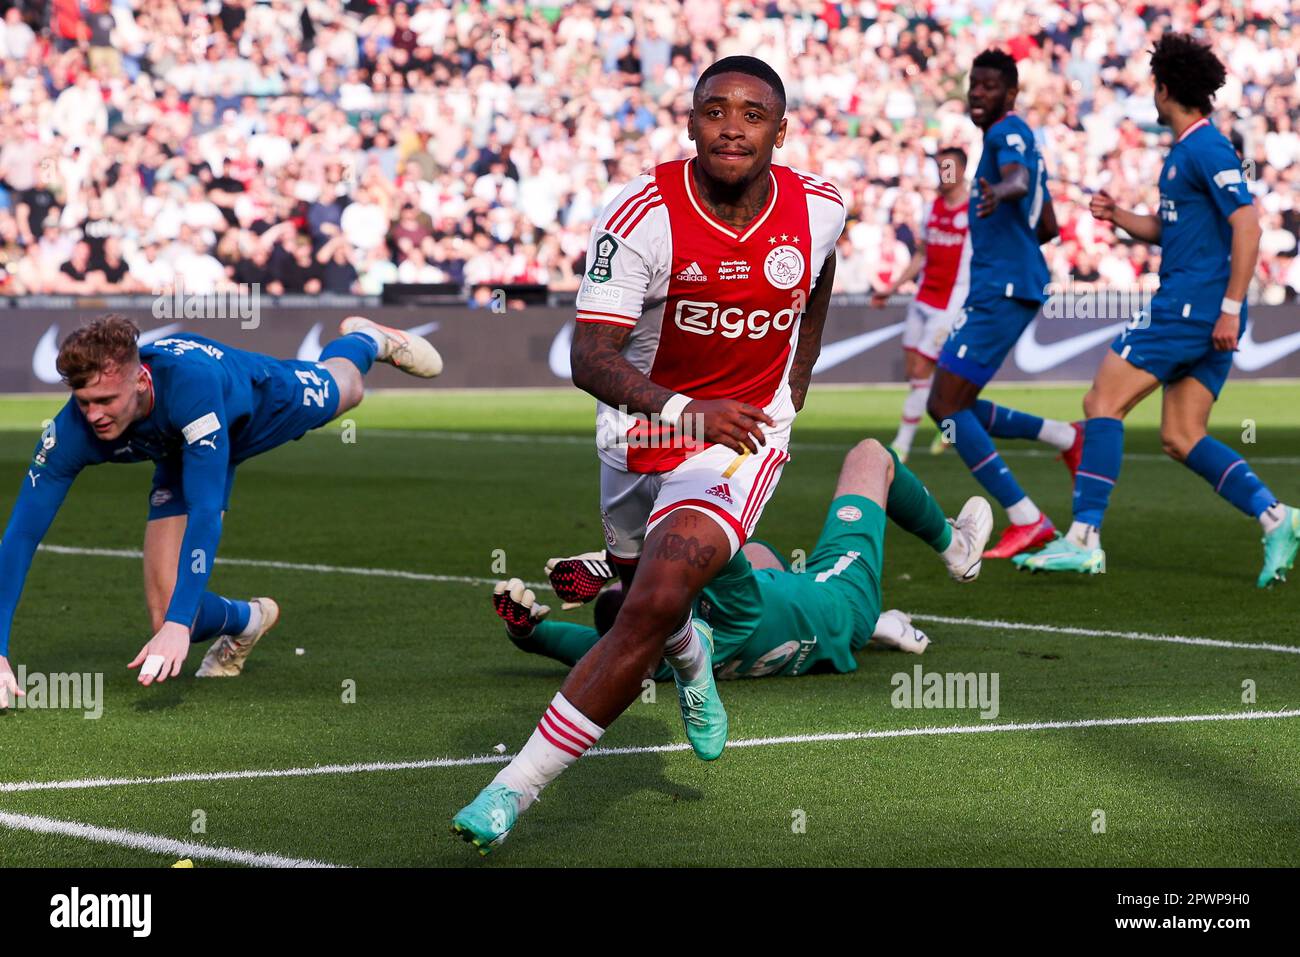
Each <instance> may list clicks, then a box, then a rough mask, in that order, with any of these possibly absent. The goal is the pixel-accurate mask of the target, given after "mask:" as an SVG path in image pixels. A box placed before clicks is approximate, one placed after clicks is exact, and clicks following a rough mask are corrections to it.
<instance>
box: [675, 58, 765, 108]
mask: <svg viewBox="0 0 1300 957" xmlns="http://www.w3.org/2000/svg"><path fill="white" fill-rule="evenodd" d="M720 73H744V74H745V75H747V76H752V77H755V78H756V79H759V80H762V81H763V82H764V83H766V84H767V85H768V86H770V87H771V88H772V92H774V93H775V94H776V98H777V100H778V102H779V103H780V104H781V112H782V113H784V112H785V84H784V83H782V82H781V77H780V75H779V74H778V73H777V72H776V71H775V70H773V69H772V68H771V67H770V66H768V65H767V64H766V63H764V62H763V61H762V60H760V59H759V58H758V57H756V56H724V57H723V58H722V59H721V60H718V61H716V62H715V63H713V64H712V65H711V66H710V67H709V68H708V69H706V70H705V71H704V72H703V73H701V74H700V78H699V79H698V80H697V81H696V82H695V90H696V92H697V93H698V92H699V90H700V89H702V88H703V86H704V84H705V82H707V81H708V80H711V79H713V77H715V76H717V75H718V74H720Z"/></svg>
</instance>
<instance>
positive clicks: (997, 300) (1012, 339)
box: [939, 290, 1042, 386]
mask: <svg viewBox="0 0 1300 957" xmlns="http://www.w3.org/2000/svg"><path fill="white" fill-rule="evenodd" d="M1041 308H1042V304H1041V303H1039V302H1038V301H1037V300H1035V299H1009V298H1007V297H1006V296H999V295H996V294H992V293H989V292H978V293H977V292H975V291H973V290H972V291H971V294H970V295H969V296H967V297H966V305H965V307H963V309H962V311H961V313H960V314H959V315H958V316H957V318H956V320H955V321H954V322H953V324H952V332H951V333H949V334H948V339H947V341H946V342H944V344H943V349H942V350H940V352H939V368H940V369H947V370H948V371H949V372H952V373H954V374H956V375H959V376H961V377H962V378H963V379H966V380H967V381H969V382H974V383H975V384H976V385H978V386H984V385H987V384H988V381H989V380H990V379H992V378H993V376H995V375H996V374H997V371H998V369H999V368H1000V367H1001V365H1002V361H1003V360H1004V359H1006V357H1007V353H1008V352H1010V351H1011V348H1012V347H1013V346H1014V345H1015V344H1016V340H1018V339H1019V338H1020V336H1021V334H1022V333H1023V332H1024V331H1025V328H1026V327H1027V326H1028V325H1029V324H1030V323H1031V322H1033V321H1034V316H1036V315H1038V310H1039V309H1041Z"/></svg>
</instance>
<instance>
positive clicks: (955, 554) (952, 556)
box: [939, 527, 966, 565]
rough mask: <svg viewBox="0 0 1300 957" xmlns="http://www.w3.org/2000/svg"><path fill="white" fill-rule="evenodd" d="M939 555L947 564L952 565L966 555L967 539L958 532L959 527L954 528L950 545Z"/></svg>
mask: <svg viewBox="0 0 1300 957" xmlns="http://www.w3.org/2000/svg"><path fill="white" fill-rule="evenodd" d="M939 557H940V558H942V559H943V560H944V563H945V564H947V565H952V564H954V563H956V562H959V561H961V560H962V559H963V558H965V557H966V540H965V539H964V538H962V537H961V536H960V535H958V534H957V529H956V528H955V527H954V528H953V530H952V541H950V542H949V543H948V547H947V548H945V549H944V550H943V551H941V552H940V553H939Z"/></svg>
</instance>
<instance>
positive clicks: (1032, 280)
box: [970, 113, 1051, 302]
mask: <svg viewBox="0 0 1300 957" xmlns="http://www.w3.org/2000/svg"><path fill="white" fill-rule="evenodd" d="M1012 163H1014V164H1016V165H1019V166H1023V167H1025V169H1026V170H1028V171H1029V192H1028V193H1026V194H1025V195H1024V196H1023V197H1022V198H1021V199H1019V200H1017V201H1016V202H1014V203H998V206H997V209H995V210H994V211H993V214H992V215H991V216H985V217H980V216H977V215H976V214H975V210H976V209H977V208H978V207H979V202H980V185H979V181H980V179H981V178H983V179H985V180H987V181H988V182H989V183H999V182H1001V181H1002V173H1001V169H1002V167H1003V166H1007V165H1008V164H1012ZM1047 200H1048V195H1047V170H1046V168H1045V167H1044V165H1043V158H1042V156H1041V155H1040V154H1039V152H1038V145H1037V143H1036V141H1035V139H1034V133H1033V131H1032V130H1031V129H1030V128H1029V124H1027V123H1026V122H1025V121H1024V120H1022V119H1021V118H1020V117H1019V116H1017V115H1016V114H1015V113H1008V114H1007V115H1006V116H1004V117H1003V118H1002V119H1000V120H998V121H997V122H996V123H994V124H993V125H992V126H991V127H989V129H988V131H987V132H986V133H985V134H984V151H983V153H981V154H980V162H979V166H978V167H977V168H976V170H975V181H974V183H973V184H972V185H971V195H970V209H971V217H970V238H971V261H970V294H971V295H972V296H974V295H985V296H987V295H988V294H989V293H990V292H996V293H997V295H999V296H1002V297H1006V298H1015V299H1028V300H1033V301H1034V302H1045V301H1046V300H1047V284H1048V282H1049V281H1050V280H1051V273H1050V272H1049V271H1048V269H1047V261H1046V260H1045V259H1044V258H1043V251H1042V249H1041V248H1040V246H1039V243H1038V235H1037V233H1038V219H1039V216H1040V215H1042V211H1043V203H1044V202H1047Z"/></svg>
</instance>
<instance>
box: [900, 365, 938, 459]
mask: <svg viewBox="0 0 1300 957" xmlns="http://www.w3.org/2000/svg"><path fill="white" fill-rule="evenodd" d="M908 384H909V385H910V386H911V388H910V389H909V390H908V393H907V398H906V399H904V400H903V420H902V421H901V422H900V423H899V425H898V435H897V436H896V437H895V438H894V448H895V449H902V450H903V451H905V452H906V451H910V450H911V448H912V439H913V438H915V436H916V427H917V426H918V425H920V424H921V419H922V418H923V417H924V416H925V403H926V401H927V400H928V399H929V398H930V380H929V379H909V380H908Z"/></svg>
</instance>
